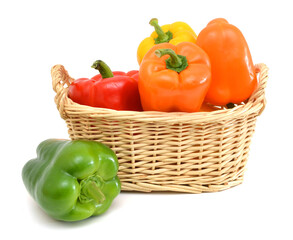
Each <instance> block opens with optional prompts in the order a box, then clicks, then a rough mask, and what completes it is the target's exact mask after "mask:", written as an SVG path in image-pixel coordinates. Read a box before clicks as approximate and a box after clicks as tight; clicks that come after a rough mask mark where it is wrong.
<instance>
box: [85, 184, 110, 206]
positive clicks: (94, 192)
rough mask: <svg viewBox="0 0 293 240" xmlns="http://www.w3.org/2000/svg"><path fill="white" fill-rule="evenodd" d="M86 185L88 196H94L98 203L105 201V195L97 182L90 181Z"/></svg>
mask: <svg viewBox="0 0 293 240" xmlns="http://www.w3.org/2000/svg"><path fill="white" fill-rule="evenodd" d="M84 187H86V190H85V189H84V190H85V192H86V193H87V196H88V197H89V198H92V199H93V200H94V201H95V202H96V203H102V202H104V201H105V199H106V197H105V195H104V194H103V192H102V191H101V189H100V188H99V187H98V186H97V184H96V183H95V182H88V183H87V184H86V185H85V186H84Z"/></svg>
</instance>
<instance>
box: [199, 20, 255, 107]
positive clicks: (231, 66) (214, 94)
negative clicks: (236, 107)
mask: <svg viewBox="0 0 293 240" xmlns="http://www.w3.org/2000/svg"><path fill="white" fill-rule="evenodd" d="M196 44H197V45H198V46H200V47H201V48H202V49H203V50H204V51H205V52H206V53H207V54H208V55H209V57H210V61H211V66H212V82H211V86H210V88H209V90H208V92H207V95H206V99H205V101H206V102H208V103H210V104H213V105H219V106H224V105H227V104H228V103H233V104H239V103H241V102H243V101H245V100H247V99H248V98H249V97H250V95H251V94H252V93H253V91H254V90H255V89H256V86H257V84H258V83H257V77H256V71H255V67H254V64H253V61H252V57H251V54H250V51H249V48H248V45H247V42H246V40H245V38H244V36H243V34H242V33H241V31H240V30H239V29H238V28H237V27H235V26H233V25H232V24H229V23H228V21H227V20H226V19H223V18H218V19H214V20H212V21H211V22H209V23H208V25H207V26H206V27H205V28H204V29H203V30H202V31H201V32H200V33H199V35H198V38H197V42H196Z"/></svg>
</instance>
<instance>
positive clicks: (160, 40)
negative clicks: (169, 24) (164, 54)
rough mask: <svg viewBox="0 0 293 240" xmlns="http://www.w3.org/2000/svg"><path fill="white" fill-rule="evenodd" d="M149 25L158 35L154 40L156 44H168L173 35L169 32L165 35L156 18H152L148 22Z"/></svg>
mask: <svg viewBox="0 0 293 240" xmlns="http://www.w3.org/2000/svg"><path fill="white" fill-rule="evenodd" d="M150 25H152V26H153V27H154V28H155V31H156V33H157V34H158V37H157V38H155V43H156V44H159V43H164V42H169V41H170V40H171V39H172V38H173V34H172V33H171V32H170V31H168V32H166V33H165V32H164V31H163V29H162V28H161V27H160V25H159V22H158V19H157V18H152V19H151V20H150Z"/></svg>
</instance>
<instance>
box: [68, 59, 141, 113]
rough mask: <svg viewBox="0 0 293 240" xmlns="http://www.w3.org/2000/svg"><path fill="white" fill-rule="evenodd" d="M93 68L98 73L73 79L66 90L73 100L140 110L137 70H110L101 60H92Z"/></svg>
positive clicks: (91, 104) (90, 104)
mask: <svg viewBox="0 0 293 240" xmlns="http://www.w3.org/2000/svg"><path fill="white" fill-rule="evenodd" d="M92 67H93V68H95V69H97V70H99V72H100V74H98V75H96V76H94V77H92V78H90V79H89V78H79V79H76V80H74V81H73V82H72V83H71V84H70V86H69V90H68V96H69V98H71V99H72V100H73V101H74V102H76V103H79V104H82V105H88V106H91V107H100V108H110V109H115V110H131V111H141V110H142V107H141V102H140V95H139V91H138V77H139V75H138V71H137V70H132V71H130V72H128V73H125V72H120V71H113V72H112V71H111V69H110V68H109V67H108V65H107V64H106V63H104V62H103V61H101V60H97V61H95V62H94V64H93V66H92Z"/></svg>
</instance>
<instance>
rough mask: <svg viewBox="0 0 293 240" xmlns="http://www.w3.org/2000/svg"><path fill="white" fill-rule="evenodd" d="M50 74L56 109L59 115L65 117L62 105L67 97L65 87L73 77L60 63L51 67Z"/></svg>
mask: <svg viewBox="0 0 293 240" xmlns="http://www.w3.org/2000/svg"><path fill="white" fill-rule="evenodd" d="M51 76H52V87H53V90H54V91H55V93H56V96H55V103H56V105H57V109H58V110H59V112H60V115H61V117H62V118H63V119H66V114H65V111H64V105H65V101H66V99H67V98H66V95H67V89H68V87H69V85H70V84H71V83H72V82H73V80H74V79H73V78H71V77H70V76H69V74H68V72H67V71H66V70H65V68H64V66H63V65H60V64H57V65H55V66H53V67H52V68H51Z"/></svg>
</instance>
